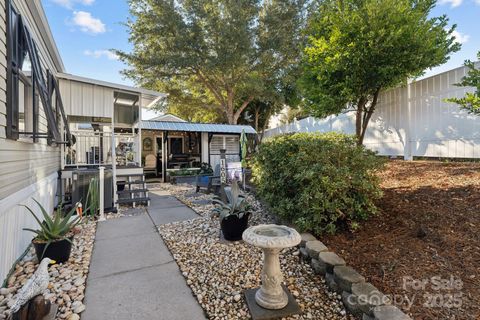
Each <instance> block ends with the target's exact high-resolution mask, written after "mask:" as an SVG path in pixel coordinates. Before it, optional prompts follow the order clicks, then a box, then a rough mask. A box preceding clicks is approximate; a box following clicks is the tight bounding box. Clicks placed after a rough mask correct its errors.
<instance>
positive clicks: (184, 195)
mask: <svg viewBox="0 0 480 320" xmlns="http://www.w3.org/2000/svg"><path fill="white" fill-rule="evenodd" d="M150 188H152V187H150ZM155 188H156V189H161V190H163V191H168V192H170V194H172V195H174V196H176V197H177V198H178V199H179V200H181V201H182V202H184V203H185V204H187V205H189V206H190V207H191V208H192V209H194V210H195V211H196V212H198V213H199V215H200V216H201V217H199V218H196V219H192V220H188V221H182V222H176V223H171V224H166V225H161V226H159V228H158V229H159V232H160V234H161V236H162V237H163V239H164V241H165V242H166V244H167V246H168V248H169V249H170V251H171V252H172V254H173V257H174V259H175V261H176V262H177V264H178V266H179V267H180V269H181V271H182V274H183V276H184V277H185V279H186V282H187V284H188V285H189V286H190V288H191V289H192V291H193V293H194V295H195V297H196V299H197V300H198V302H199V303H200V304H201V306H202V308H203V309H204V310H205V312H206V314H207V315H208V317H209V319H225V320H226V319H228V320H232V319H250V313H249V311H248V307H247V305H246V302H245V299H244V295H243V293H244V292H245V290H246V289H249V288H255V287H258V286H260V272H261V268H262V253H261V250H260V249H258V248H255V247H252V246H250V245H248V244H246V243H243V241H239V242H228V241H225V240H221V239H220V224H219V221H218V219H217V218H213V219H212V218H211V217H210V212H211V209H212V208H213V205H212V204H211V203H210V201H211V199H212V195H206V194H202V193H195V192H194V189H193V188H192V187H187V186H171V185H156V186H155ZM247 199H248V201H249V202H250V203H251V204H252V206H253V214H252V216H251V218H250V223H249V225H257V224H261V223H275V221H276V219H275V218H274V217H272V216H271V215H269V214H267V212H266V209H265V208H264V207H262V205H261V203H260V202H259V201H258V200H256V199H255V197H254V196H253V195H252V194H248V195H247ZM207 202H208V203H207ZM280 259H281V261H280V263H281V266H282V270H283V273H284V277H285V285H286V286H287V287H288V288H289V290H290V291H291V293H292V294H293V295H294V296H295V298H296V300H297V302H298V303H299V304H300V307H301V308H302V310H303V314H302V315H296V316H291V317H289V318H286V319H345V320H346V319H348V320H350V319H354V318H353V317H352V316H350V315H347V314H346V311H345V308H344V306H343V304H342V302H341V300H340V298H341V297H340V296H339V295H337V294H335V293H333V292H330V291H328V289H327V287H326V285H325V281H324V279H323V278H322V277H320V276H317V275H315V274H314V273H313V270H312V269H311V267H310V265H308V264H305V263H302V262H301V261H300V255H299V251H298V248H296V247H295V248H290V249H285V250H283V251H282V254H281V257H280Z"/></svg>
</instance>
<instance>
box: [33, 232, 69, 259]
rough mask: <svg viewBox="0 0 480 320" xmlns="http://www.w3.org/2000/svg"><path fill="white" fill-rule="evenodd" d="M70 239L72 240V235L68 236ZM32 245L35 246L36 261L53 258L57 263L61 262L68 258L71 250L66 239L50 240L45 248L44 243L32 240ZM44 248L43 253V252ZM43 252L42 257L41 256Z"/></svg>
mask: <svg viewBox="0 0 480 320" xmlns="http://www.w3.org/2000/svg"><path fill="white" fill-rule="evenodd" d="M69 239H70V241H72V240H73V236H71V237H69ZM32 243H33V247H34V248H35V253H36V255H37V258H38V261H41V260H42V259H43V258H50V259H52V260H55V261H56V262H57V263H63V262H66V261H67V260H68V258H70V252H71V251H72V244H71V243H70V242H69V241H68V240H59V241H54V242H51V243H50V245H49V246H48V248H47V250H45V246H46V245H47V244H46V243H37V242H34V241H32ZM43 250H45V254H43ZM42 254H43V257H42Z"/></svg>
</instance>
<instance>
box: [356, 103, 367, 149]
mask: <svg viewBox="0 0 480 320" xmlns="http://www.w3.org/2000/svg"><path fill="white" fill-rule="evenodd" d="M366 103H367V99H366V98H365V97H361V98H360V99H358V104H357V114H356V119H355V135H356V136H357V144H358V145H361V144H362V143H363V140H362V139H361V136H362V118H363V110H364V108H365V104H366Z"/></svg>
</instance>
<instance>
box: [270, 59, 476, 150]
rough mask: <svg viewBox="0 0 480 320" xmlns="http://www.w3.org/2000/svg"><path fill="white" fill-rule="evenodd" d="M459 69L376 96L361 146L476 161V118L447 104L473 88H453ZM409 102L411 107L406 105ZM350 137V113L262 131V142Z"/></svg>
mask: <svg viewBox="0 0 480 320" xmlns="http://www.w3.org/2000/svg"><path fill="white" fill-rule="evenodd" d="M466 72H467V70H466V68H464V67H461V68H457V69H453V70H450V71H448V72H445V73H442V74H439V75H436V76H433V77H430V78H426V79H423V80H420V81H416V82H413V83H411V84H410V99H409V98H408V97H409V94H408V87H407V86H404V87H399V88H395V89H391V90H388V91H385V92H383V93H381V95H380V97H379V103H378V107H377V110H376V111H375V113H374V114H373V116H372V119H371V121H370V124H369V128H368V130H367V133H366V136H365V140H364V144H365V146H367V147H368V148H370V149H372V150H375V151H378V153H379V154H381V155H389V156H405V157H406V158H409V157H412V156H415V157H448V158H480V117H478V116H474V115H470V114H468V113H467V112H465V111H462V110H460V109H459V108H458V107H457V106H456V105H455V104H452V103H448V102H445V101H444V100H445V99H446V98H451V97H462V96H464V95H465V93H466V92H470V91H472V90H473V88H463V87H458V86H455V85H454V84H455V83H458V82H460V80H461V78H462V77H463V76H465V75H466ZM409 102H410V103H409ZM314 131H318V132H328V131H338V132H344V133H348V134H353V133H355V117H354V114H353V113H347V114H341V115H338V116H330V117H327V118H324V119H316V118H312V117H309V118H306V119H302V120H299V121H294V122H293V123H290V124H287V125H284V126H280V127H277V128H273V129H270V130H267V131H266V132H265V134H264V137H266V138H268V137H271V136H275V135H279V134H283V133H289V132H314Z"/></svg>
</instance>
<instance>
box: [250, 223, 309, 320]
mask: <svg viewBox="0 0 480 320" xmlns="http://www.w3.org/2000/svg"><path fill="white" fill-rule="evenodd" d="M243 240H244V241H245V242H246V243H249V244H251V245H253V246H255V247H258V248H261V249H262V250H263V259H264V260H263V269H262V275H261V279H262V285H261V287H260V288H259V289H258V290H257V289H254V290H255V291H256V292H255V301H256V303H257V304H258V305H259V306H261V307H262V308H265V309H268V310H280V309H284V308H285V307H287V305H289V304H290V302H292V301H290V300H293V302H292V303H293V304H295V306H296V307H297V308H296V309H298V305H297V304H296V302H295V300H294V299H293V297H291V295H290V294H287V292H285V290H284V288H283V287H282V282H283V275H282V270H281V269H280V259H279V254H280V251H281V250H282V249H284V248H289V247H293V246H296V245H298V244H299V243H300V241H301V237H300V234H299V233H298V232H297V231H296V230H295V229H292V228H289V227H286V226H280V225H275V224H263V225H258V226H253V227H250V228H248V229H247V230H245V232H244V233H243ZM246 296H247V302H249V301H248V292H247V293H246ZM289 298H290V299H289ZM249 307H250V312H251V313H252V316H253V318H254V319H268V317H255V314H254V312H253V310H252V306H251V305H250V304H249ZM286 309H288V308H286ZM292 311H294V310H291V311H290V312H289V314H293V313H298V311H299V310H297V311H296V312H292Z"/></svg>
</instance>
